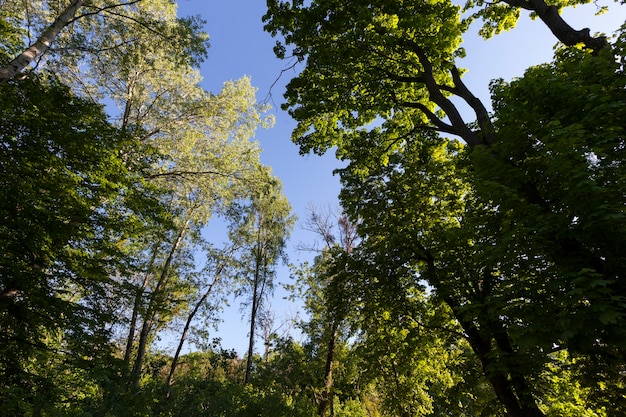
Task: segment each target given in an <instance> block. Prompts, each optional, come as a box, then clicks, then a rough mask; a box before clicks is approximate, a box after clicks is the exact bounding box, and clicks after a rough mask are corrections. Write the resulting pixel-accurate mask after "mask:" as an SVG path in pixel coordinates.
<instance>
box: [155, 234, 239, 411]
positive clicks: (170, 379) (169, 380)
mask: <svg viewBox="0 0 626 417" xmlns="http://www.w3.org/2000/svg"><path fill="white" fill-rule="evenodd" d="M234 252H235V246H233V247H232V248H231V250H230V253H229V257H230V256H232V254H233V253H234ZM224 267H225V265H224V264H222V265H221V266H220V267H219V268H218V269H217V271H216V273H215V278H214V279H213V282H212V283H211V285H209V288H208V289H207V290H206V291H205V292H204V294H203V295H202V297H200V300H198V302H197V303H196V305H195V306H194V308H193V310H192V311H191V313H189V316H188V317H187V322H186V323H185V328H184V329H183V333H182V334H181V336H180V341H179V342H178V347H177V348H176V353H175V354H174V358H173V359H172V365H171V366H170V373H169V375H168V376H167V381H166V384H165V386H166V387H167V388H166V389H167V391H166V393H165V398H166V399H168V398H169V397H170V395H171V393H172V389H171V387H172V384H173V383H174V372H176V366H178V358H179V357H180V352H181V350H182V349H183V344H184V343H185V341H186V340H187V333H188V332H189V328H190V327H191V322H192V321H193V319H194V318H195V316H196V314H198V311H199V310H200V307H201V306H202V304H204V302H205V301H206V300H207V298H209V295H211V293H212V292H213V288H214V287H215V285H217V283H218V281H219V280H220V275H221V273H222V271H223V270H224Z"/></svg>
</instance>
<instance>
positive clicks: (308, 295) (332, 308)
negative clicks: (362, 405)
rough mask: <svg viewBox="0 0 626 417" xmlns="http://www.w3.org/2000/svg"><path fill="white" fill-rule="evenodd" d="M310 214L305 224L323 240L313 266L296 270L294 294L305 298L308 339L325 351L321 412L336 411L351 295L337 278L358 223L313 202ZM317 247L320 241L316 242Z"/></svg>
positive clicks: (304, 326)
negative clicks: (337, 372) (346, 301)
mask: <svg viewBox="0 0 626 417" xmlns="http://www.w3.org/2000/svg"><path fill="white" fill-rule="evenodd" d="M308 210H309V214H308V218H307V219H306V221H305V223H304V225H303V227H304V228H305V229H306V230H308V231H311V232H313V233H315V234H317V235H318V237H319V238H321V239H322V241H323V247H322V248H321V249H319V252H320V253H319V254H318V255H317V256H316V258H315V261H314V265H313V267H311V268H309V267H308V265H307V264H305V265H303V267H302V268H299V269H298V270H296V271H295V272H296V277H297V282H296V283H295V284H293V285H291V286H290V289H291V291H292V292H293V293H294V295H298V296H299V297H301V298H302V299H303V301H304V311H305V312H306V313H307V315H308V319H307V320H308V321H306V322H304V321H303V322H302V323H301V324H300V325H301V327H302V330H303V331H304V333H305V334H306V335H307V337H308V339H309V340H308V343H309V344H311V345H313V346H316V350H317V352H318V354H320V355H322V354H325V363H324V374H323V378H322V380H321V386H320V388H319V390H320V392H319V394H318V395H317V396H316V403H317V409H318V415H319V416H322V417H323V416H325V415H326V413H327V412H328V411H329V412H330V415H331V416H333V415H334V410H333V405H334V389H333V385H334V381H333V371H334V368H335V367H336V362H337V357H336V356H337V352H336V351H337V350H338V349H339V346H338V345H339V344H340V343H345V339H346V336H347V335H346V333H347V331H346V314H347V313H346V310H347V309H348V307H347V306H346V305H344V304H343V303H341V302H339V303H338V302H337V301H338V300H341V299H343V298H349V297H348V295H347V294H345V291H344V289H343V288H342V286H341V285H340V284H339V280H337V276H338V274H341V273H342V272H343V271H342V268H343V266H344V262H345V258H346V257H347V256H349V255H350V253H351V252H352V250H353V249H354V248H355V247H356V245H357V242H358V235H357V225H356V224H354V223H352V222H351V221H350V220H349V219H348V218H347V217H346V216H344V215H339V214H337V213H333V212H332V211H331V210H330V209H329V208H327V209H321V208H315V207H313V206H309V208H308ZM315 247H317V245H315Z"/></svg>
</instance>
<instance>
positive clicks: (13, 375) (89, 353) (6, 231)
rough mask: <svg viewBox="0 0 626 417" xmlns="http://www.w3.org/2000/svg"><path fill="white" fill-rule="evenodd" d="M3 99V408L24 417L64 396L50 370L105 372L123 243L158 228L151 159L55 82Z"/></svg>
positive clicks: (12, 90) (128, 265)
mask: <svg viewBox="0 0 626 417" xmlns="http://www.w3.org/2000/svg"><path fill="white" fill-rule="evenodd" d="M1 100H2V105H1V106H0V108H1V109H2V110H1V112H2V122H1V123H2V128H1V129H0V130H1V132H2V134H1V139H0V141H1V143H2V151H1V155H0V158H1V159H0V164H1V169H2V175H1V178H2V198H1V199H0V200H1V201H2V203H1V209H0V210H1V213H2V214H1V217H2V219H3V222H2V227H1V228H0V233H1V235H2V238H1V241H2V261H1V265H2V267H1V268H0V320H1V321H2V327H3V329H4V330H3V332H2V335H1V337H2V343H1V345H2V349H1V354H0V358H1V364H2V365H0V372H1V373H2V375H3V376H2V378H1V379H2V391H3V393H6V395H8V397H5V396H4V395H3V398H2V403H3V408H4V409H5V410H12V411H8V412H9V413H14V414H21V413H24V414H27V413H29V412H30V411H28V407H35V408H38V407H41V408H45V407H48V406H49V407H50V408H51V409H53V408H54V407H55V406H56V405H57V401H58V400H59V397H60V396H62V395H64V394H63V393H62V388H61V387H59V389H58V391H57V390H50V389H49V388H50V386H52V385H54V383H53V380H52V379H51V378H50V375H49V374H46V372H45V370H46V369H47V368H48V364H51V363H54V364H55V365H54V366H55V367H59V368H60V369H63V372H66V371H70V370H72V369H76V370H77V371H76V372H77V373H80V370H81V369H82V370H85V371H88V370H89V369H92V370H93V371H94V373H97V372H99V371H100V370H101V368H100V365H102V366H103V367H106V364H109V366H110V367H111V368H115V364H114V363H112V360H111V358H110V356H109V355H110V352H111V345H110V343H109V342H110V339H109V338H110V329H111V326H112V324H113V323H114V322H115V319H114V312H115V307H116V303H115V300H116V298H118V297H119V295H120V294H121V288H120V287H119V286H118V285H117V283H116V282H115V281H114V280H112V279H111V278H110V277H111V276H112V275H113V273H114V272H115V271H116V270H117V271H128V272H130V271H132V270H133V269H134V265H133V264H132V262H128V260H127V258H126V256H127V254H128V251H127V250H126V248H125V247H124V245H123V242H124V241H125V240H127V239H133V238H135V236H136V235H137V234H141V233H143V232H144V231H145V230H147V229H150V228H153V227H167V224H168V223H167V221H166V219H165V216H164V212H163V210H162V207H161V206H160V202H159V199H158V197H159V193H158V192H157V190H156V189H154V188H152V187H151V186H150V185H149V184H147V183H146V182H145V181H144V179H143V173H144V172H145V170H146V169H147V167H148V161H149V158H150V155H151V154H152V152H151V151H150V149H149V148H146V147H145V146H143V145H142V144H140V143H137V142H136V141H134V140H133V139H132V138H130V137H128V136H127V135H125V134H124V132H122V131H120V130H119V129H117V128H115V127H114V126H111V125H110V124H109V123H108V122H107V120H106V116H105V115H104V113H103V111H102V108H101V107H99V106H97V105H95V104H93V103H91V102H89V101H87V100H83V99H80V98H78V97H76V96H75V95H73V94H72V93H71V92H70V91H69V90H68V88H67V87H66V86H64V85H63V84H62V83H60V82H59V81H58V80H57V79H56V78H55V77H53V76H50V77H46V76H40V77H33V78H29V79H25V80H22V81H20V82H17V83H8V84H5V85H3V87H2V94H1ZM56 374H57V375H58V373H56ZM51 375H55V373H51ZM95 376H97V375H93V374H92V375H91V378H94V377H95ZM51 384H52V385H51ZM86 384H89V383H88V382H86ZM15 398H22V400H20V401H14V400H15ZM48 401H49V403H50V404H49V405H45V403H46V402H48ZM37 404H38V405H37Z"/></svg>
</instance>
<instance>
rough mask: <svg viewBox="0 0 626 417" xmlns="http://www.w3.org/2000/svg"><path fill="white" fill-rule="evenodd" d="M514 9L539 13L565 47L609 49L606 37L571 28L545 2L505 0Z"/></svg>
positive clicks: (595, 49) (556, 9)
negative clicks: (583, 46) (578, 46)
mask: <svg viewBox="0 0 626 417" xmlns="http://www.w3.org/2000/svg"><path fill="white" fill-rule="evenodd" d="M503 1H504V2H505V3H507V4H508V5H510V6H512V7H520V8H522V9H525V10H530V11H533V12H535V13H537V16H539V18H540V19H541V20H542V21H543V22H544V23H545V24H546V26H547V27H548V29H550V32H552V34H553V35H554V36H555V37H556V38H557V39H558V40H559V41H560V42H562V43H563V44H564V45H567V46H573V45H576V44H578V43H582V44H584V45H585V46H586V47H587V48H589V49H592V50H593V51H595V52H598V51H599V50H601V49H603V48H605V47H607V45H608V42H607V41H606V38H605V37H604V36H600V37H597V38H594V37H593V36H591V35H590V30H589V28H584V29H581V30H576V29H574V28H573V27H571V26H570V25H569V24H568V23H567V22H566V21H565V20H563V18H562V17H561V15H560V14H559V9H558V8H557V7H556V6H548V5H547V4H546V2H545V1H544V0H503Z"/></svg>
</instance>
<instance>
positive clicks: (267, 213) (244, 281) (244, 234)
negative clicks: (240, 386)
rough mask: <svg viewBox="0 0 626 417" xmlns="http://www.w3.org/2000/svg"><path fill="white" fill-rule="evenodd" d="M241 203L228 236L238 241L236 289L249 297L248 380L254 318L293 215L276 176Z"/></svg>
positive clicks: (271, 283)
mask: <svg viewBox="0 0 626 417" xmlns="http://www.w3.org/2000/svg"><path fill="white" fill-rule="evenodd" d="M266 172H267V171H266ZM268 174H269V173H268ZM243 203H244V204H242V205H239V206H235V207H233V209H232V210H230V213H229V215H230V216H231V217H232V218H233V219H234V220H233V222H234V223H235V224H238V226H237V227H235V228H234V230H233V233H231V240H233V241H237V242H241V243H240V244H241V249H240V251H239V256H238V264H239V266H238V267H237V270H236V271H235V274H237V276H238V279H239V280H240V282H241V287H240V289H239V290H238V291H237V292H238V293H239V294H240V295H241V294H246V293H247V294H248V297H249V302H248V304H249V306H250V333H249V335H248V338H249V339H248V340H249V343H248V353H247V362H246V373H245V378H244V383H245V384H248V383H249V382H250V378H251V376H252V363H253V354H254V340H255V334H256V326H257V319H258V317H259V312H260V311H261V309H262V308H263V306H264V302H265V301H266V299H267V297H268V296H269V295H270V294H271V292H272V291H273V287H274V276H275V274H276V271H275V267H276V265H277V263H278V262H280V261H281V259H283V260H284V257H285V252H284V251H285V244H286V240H287V238H288V236H289V233H290V232H291V229H292V227H293V223H294V218H293V216H292V215H291V207H290V206H289V203H288V202H287V200H286V198H285V197H284V195H283V194H282V189H281V186H280V183H279V182H278V179H276V178H273V179H272V180H271V181H270V182H268V183H267V184H266V185H265V186H262V187H259V188H257V189H256V192H255V194H253V196H252V198H251V200H250V201H249V202H248V203H247V204H246V202H243Z"/></svg>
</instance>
